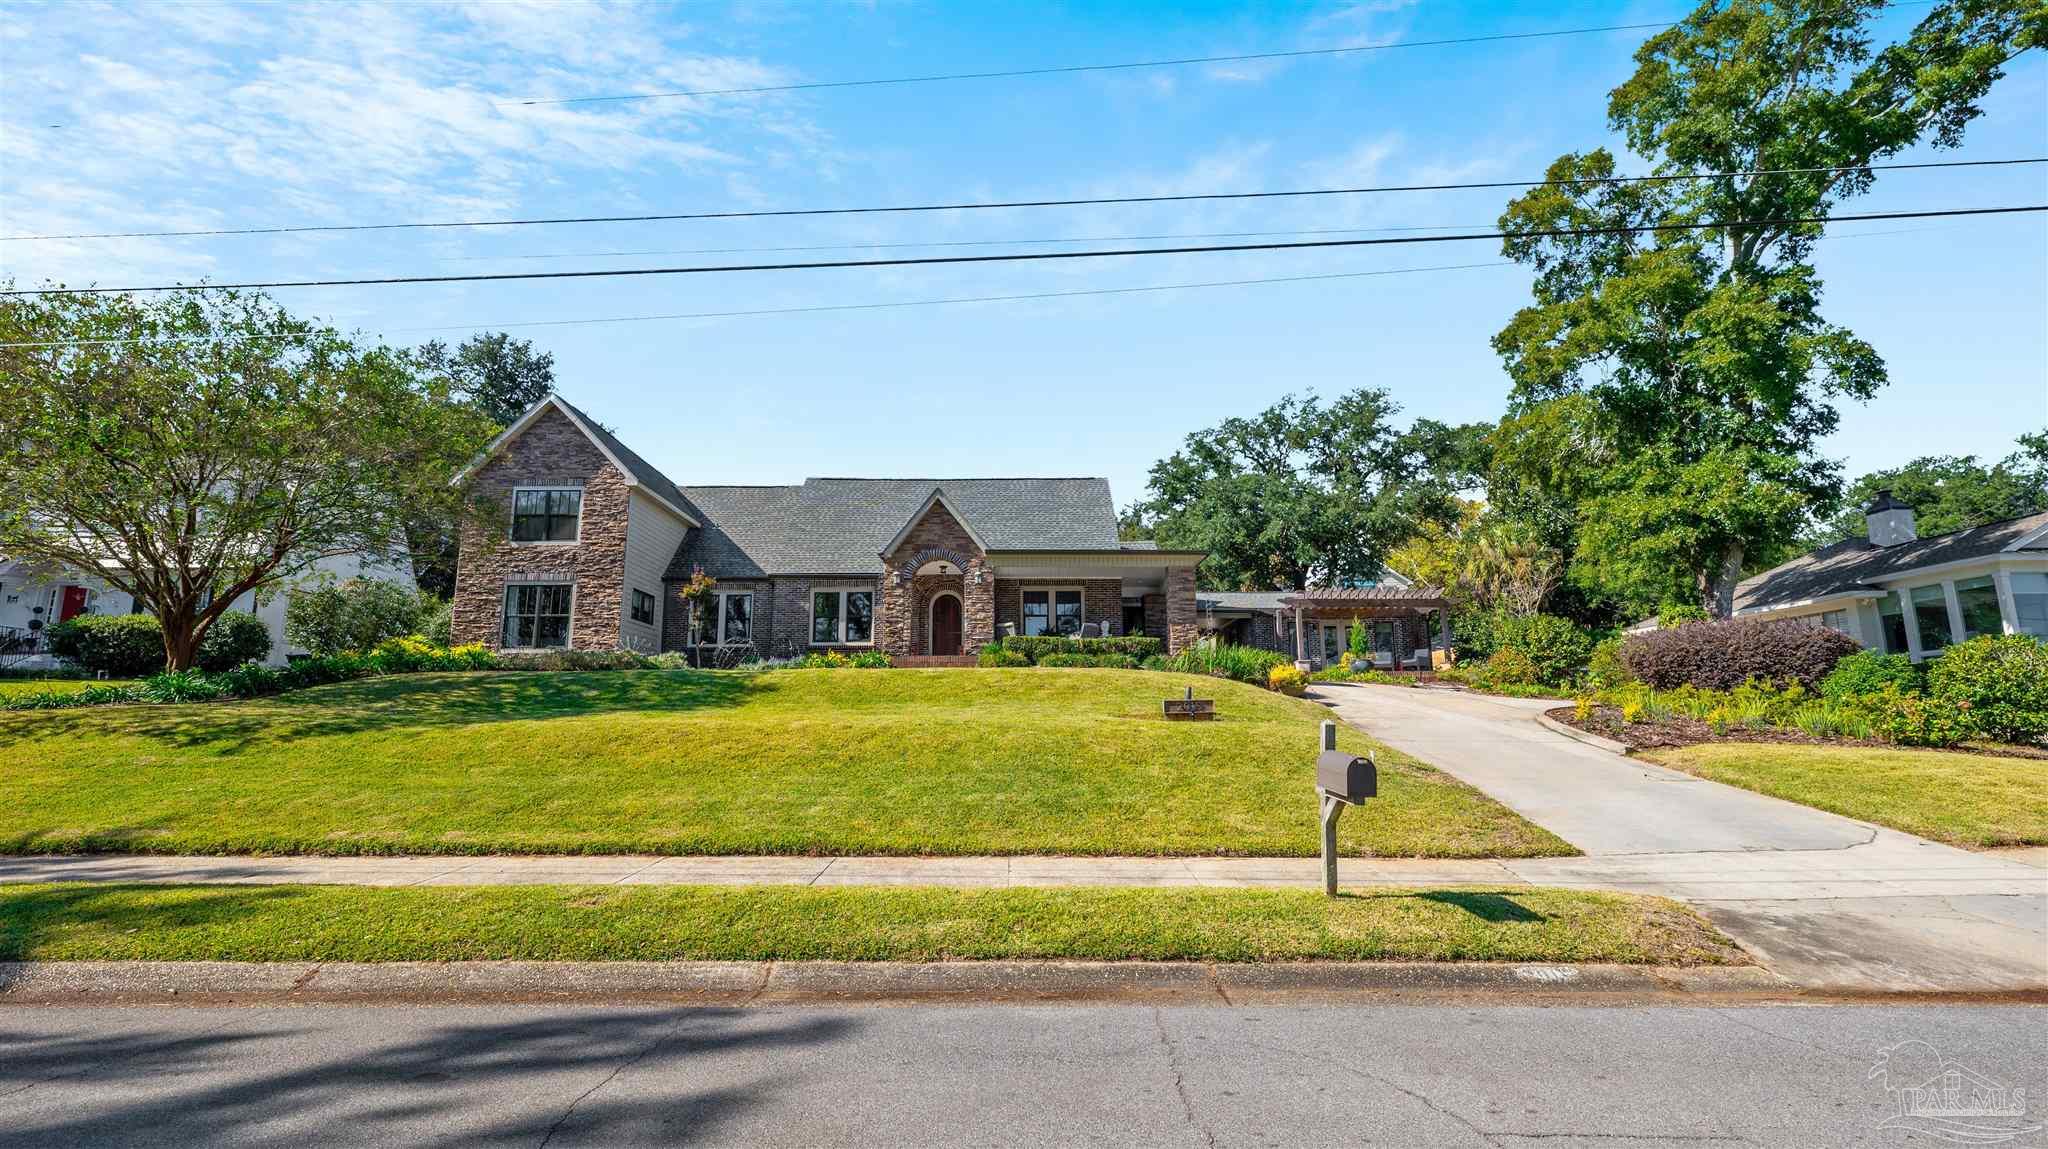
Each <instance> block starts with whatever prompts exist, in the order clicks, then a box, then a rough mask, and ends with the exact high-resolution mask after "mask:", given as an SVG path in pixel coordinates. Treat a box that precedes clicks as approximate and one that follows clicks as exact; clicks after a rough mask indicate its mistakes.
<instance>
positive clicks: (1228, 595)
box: [1195, 590, 1294, 611]
mask: <svg viewBox="0 0 2048 1149" xmlns="http://www.w3.org/2000/svg"><path fill="white" fill-rule="evenodd" d="M1292 594H1294V592H1293V591H1291V590H1198V591H1196V592H1195V609H1196V610H1198V611H1214V610H1278V609H1279V608H1280V600H1281V599H1283V598H1287V597H1289V596H1290V595H1292Z"/></svg>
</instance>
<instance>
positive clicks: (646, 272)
mask: <svg viewBox="0 0 2048 1149" xmlns="http://www.w3.org/2000/svg"><path fill="white" fill-rule="evenodd" d="M2042 211H2048V204H2029V205H2021V206H2011V207H1978V208H1945V209H1941V210H1935V211H1893V212H1867V213H1863V214H1860V215H1838V216H1834V217H1832V218H1831V217H1828V216H1794V217H1789V218H1780V219H1756V220H1742V221H1740V222H1738V223H1735V224H1733V225H1730V224H1725V223H1719V222H1704V223H1660V224H1640V225H1631V226H1621V227H1593V228H1543V229H1538V230H1532V231H1522V232H1513V233H1509V232H1502V231H1486V232H1462V233H1454V234H1449V235H1410V236H1382V237H1378V238H1374V239H1317V240H1295V241H1292V242H1289V243H1227V244H1210V245H1195V246H1185V247H1139V248H1111V249H1098V250H1090V251H1025V252H1008V253H1004V254H1001V255H925V256H915V257H912V258H907V259H835V260H822V261H818V262H812V263H740V264H711V265H694V266H685V267H631V268H611V269H604V270H593V271H502V272H490V273H486V274H477V275H393V276H383V277H377V278H364V279H277V280H252V281H249V282H244V283H195V284H175V283H173V284H152V285H147V286H134V287H79V288H61V287H52V288H34V289H23V290H11V291H0V298H5V297H10V296H38V295H124V294H131V293H144V292H158V291H184V290H192V291H235V290H256V289H270V288H280V287H377V286H387V285H392V284H407V283H492V282H501V281H507V280H520V279H614V278H624V277H639V276H651V275H711V274H719V273H725V272H735V271H822V270H830V269H836V268H854V267H916V266H925V265H932V264H949V263H963V264H964V263H1024V262H1039V261H1044V260H1055V259H1114V258H1120V257H1124V256H1141V255H1203V254H1209V253H1213V252H1231V251H1298V250H1304V249H1310V248H1336V247H1382V246H1389V245H1394V244H1423V243H1456V242H1465V241H1471V240H1488V239H1509V238H1521V239H1547V238H1562V237H1569V236H1594V235H1631V234H1640V233H1652V234H1655V233H1662V232H1676V231H1705V230H1711V229H1714V228H1721V227H1729V226H1734V227H1748V228H1760V227H1797V226H1801V225H1805V224H1823V225H1824V224H1827V223H1830V222H1840V223H1849V222H1855V221H1859V220H1881V219H1934V218H1939V217H1946V216H1980V215H2012V214H2016V213H2021V212H2042Z"/></svg>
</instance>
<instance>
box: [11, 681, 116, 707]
mask: <svg viewBox="0 0 2048 1149" xmlns="http://www.w3.org/2000/svg"><path fill="white" fill-rule="evenodd" d="M134 684H135V680H134V679H132V678H110V679H104V680H100V681H94V680H93V679H89V678H0V702H11V701H13V700H14V699H17V698H26V697H28V696H29V695H31V694H70V693H72V692H73V691H77V690H83V689H85V688H86V687H88V686H133V685H134Z"/></svg>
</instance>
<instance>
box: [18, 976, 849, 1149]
mask: <svg viewBox="0 0 2048 1149" xmlns="http://www.w3.org/2000/svg"><path fill="white" fill-rule="evenodd" d="M481 1012H482V1011H474V1010H450V1011H448V1012H447V1013H446V1014H443V1015H441V1016H440V1017H435V1016H434V1015H432V1014H422V1013H420V1012H418V1011H412V1010H400V1011H385V1010H351V1009H321V1010H314V1009H301V1010H293V1011H289V1012H287V1013H284V1014H280V1013H277V1012H258V1011H247V1012H244V1013H242V1014H240V1015H239V1016H233V1017H229V1018H226V1019H214V1020H212V1021H211V1022H210V1023H209V1024H208V1025H207V1027H206V1028H201V1029H197V1030H196V1031H195V1030H194V1029H193V1028H191V1027H189V1026H188V1025H186V1024H185V1023H183V1022H181V1021H179V1020H176V1019H174V1018H172V1017H166V1016H164V1015H162V1014H161V1013H158V1012H152V1013H147V1014H135V1013H121V1014H113V1015H103V1016H101V1017H97V1018H95V1019H93V1020H92V1022H91V1023H90V1024H89V1025H84V1024H70V1023H67V1024H66V1025H64V1027H63V1030H62V1031H61V1032H53V1030H55V1029H57V1026H56V1025H54V1024H51V1023H49V1022H48V1021H47V1020H46V1019H44V1018H37V1019H34V1020H32V1021H31V1020H26V1019H17V1020H14V1021H11V1022H8V1023H0V1049H5V1050H7V1051H8V1053H7V1056H6V1057H4V1058H0V1105H6V1104H8V1101H7V1100H6V1099H8V1098H10V1097H12V1096H14V1095H26V1096H24V1097H23V1102H26V1103H29V1104H33V1102H34V1101H35V1100H36V1099H37V1098H38V1096H39V1091H47V1090H53V1089H67V1088H68V1090H69V1092H68V1095H67V1096H66V1097H65V1099H64V1103H63V1104H57V1105H42V1106H35V1107H34V1109H33V1110H32V1111H31V1112H30V1113H21V1114H16V1115H14V1116H10V1117H4V1118H0V1123H4V1124H5V1125H6V1127H7V1144H8V1145H9V1146H10V1147H12V1149H28V1147H30V1146H44V1145H52V1146H54V1145H67V1146H68V1145H94V1146H120V1145H146V1146H158V1145H218V1144H229V1143H234V1144H241V1143H243V1142H244V1141H245V1140H251V1139H260V1140H272V1139H277V1138H280V1137H282V1138H283V1139H285V1140H294V1139H299V1138H305V1137H311V1136H316V1133H315V1131H319V1130H325V1131H327V1133H328V1134H330V1135H331V1134H333V1133H334V1132H335V1131H337V1130H342V1129H346V1130H347V1131H348V1135H347V1139H348V1140H351V1141H359V1142H361V1143H363V1144H380V1145H399V1144H403V1145H429V1146H441V1145H450V1146H452V1145H476V1144H483V1143H489V1144H500V1143H514V1142H517V1143H520V1144H526V1145H537V1144H544V1143H546V1142H547V1141H549V1140H553V1139H556V1138H557V1137H560V1138H562V1139H565V1140H574V1141H575V1142H577V1143H579V1144H591V1143H597V1144H604V1143H610V1142H614V1141H631V1142H633V1143H636V1144H638V1143H642V1142H647V1143H653V1142H659V1143H662V1144H685V1143H692V1142H702V1141H712V1142H730V1141H732V1140H734V1139H735V1138H737V1137H739V1136H742V1134H741V1133H740V1132H739V1131H738V1130H737V1129H736V1128H735V1126H734V1125H733V1122H734V1121H735V1120H736V1119H738V1118H740V1117H742V1116H744V1115H745V1114H747V1113H748V1112H749V1111H751V1110H753V1109H756V1108H758V1107H760V1106H762V1105H764V1104H769V1103H774V1102H778V1101H780V1102H784V1103H786V1102H787V1100H788V1098H789V1096H790V1093H791V1091H792V1090H793V1089H795V1088H796V1087H797V1086H798V1085H799V1084H800V1083H799V1082H798V1081H797V1080H796V1079H795V1078H794V1077H793V1076H792V1074H791V1073H790V1072H789V1071H787V1070H778V1069H774V1068H767V1069H764V1068H763V1066H764V1064H765V1065H767V1066H771V1067H772V1066H776V1065H787V1064H790V1063H792V1062H794V1063H796V1064H799V1065H800V1064H802V1063H803V1062H804V1061H806V1060H807V1059H808V1057H809V1055H808V1054H806V1053H805V1052H804V1051H805V1050H806V1048H807V1047H813V1046H832V1045H837V1044H842V1043H844V1042H846V1041H848V1040H850V1039H852V1038H853V1037H855V1036H856V1035H857V1031H858V1030H859V1028H860V1023H859V1022H857V1021H855V1020H853V1019H850V1018H846V1017H835V1016H819V1015H815V1014H813V1015H808V1016H806V1015H782V1014H773V1013H765V1012H747V1011H741V1010H735V1009H701V1008H700V1009H684V1008H634V1009H624V1010H622V1009H617V1008H604V1007H586V1008H542V1009H537V1010H536V1009H516V1010H495V1011H491V1012H489V1013H487V1014H484V1015H483V1016H482V1018H481V1019H479V1014H480V1013H481ZM49 1016H54V1015H49ZM423 1018H427V1019H430V1020H425V1021H422V1020H421V1019H423ZM442 1018H445V1019H446V1020H442ZM783 1055H787V1057H786V1058H785V1057H784V1056H783ZM629 1069H630V1071H631V1074H632V1077H631V1081H630V1083H629V1086H622V1085H618V1084H616V1083H615V1082H614V1078H616V1077H619V1076H620V1075H622V1074H624V1073H625V1072H626V1071H627V1070H629ZM173 1071H174V1072H173ZM81 1078H89V1079H90V1081H91V1083H92V1084H91V1089H90V1092H89V1094H88V1093H85V1092H84V1091H82V1090H80V1089H78V1088H77V1086H75V1085H72V1086H67V1083H69V1082H73V1081H76V1080H77V1079H81ZM714 1081H715V1082H718V1083H717V1084H712V1083H711V1082H714ZM606 1086H613V1088H610V1089H607V1088H606ZM19 1103H22V1102H17V1104H19ZM288 1130H297V1131H298V1132H297V1133H296V1134H292V1133H288V1132H287V1131H288Z"/></svg>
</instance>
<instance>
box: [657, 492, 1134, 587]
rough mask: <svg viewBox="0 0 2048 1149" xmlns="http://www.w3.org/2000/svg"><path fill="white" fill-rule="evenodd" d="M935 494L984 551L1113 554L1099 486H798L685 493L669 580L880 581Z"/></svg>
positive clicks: (1112, 509)
mask: <svg viewBox="0 0 2048 1149" xmlns="http://www.w3.org/2000/svg"><path fill="white" fill-rule="evenodd" d="M934 490H939V491H943V492H945V496H946V500H947V501H948V502H949V503H951V504H952V505H953V506H954V507H957V508H958V509H959V512H960V514H961V515H962V516H964V517H965V518H966V519H967V520H968V525H969V526H971V527H972V528H973V530H974V532H975V534H977V535H979V536H980V537H981V539H982V541H983V542H985V543H987V544H988V548H989V549H990V550H992V551H1031V550H1046V551H1083V550H1108V551H1114V550H1117V549H1118V548H1119V544H1118V543H1117V537H1116V506H1115V504H1114V503H1113V502H1112V501H1111V499H1110V494H1109V481H1108V480H1107V479H831V478H828V479H806V480H804V482H803V484H802V485H800V486H782V487H684V488H682V492H681V493H682V496H683V497H684V498H686V499H687V500H688V502H689V505H690V506H693V507H695V508H697V510H698V511H700V512H701V514H699V516H698V517H699V518H701V519H702V520H703V521H704V524H705V526H704V529H703V530H693V531H691V532H690V534H689V537H688V538H686V539H685V540H684V541H683V546H682V548H681V549H680V550H678V551H677V552H676V557H675V559H674V561H672V562H671V563H670V564H669V576H670V577H672V578H682V577H687V576H688V575H689V573H690V571H691V569H692V568H693V567H698V566H701V567H702V568H703V569H704V572H705V573H706V574H709V575H711V576H712V577H713V578H746V577H761V576H764V575H794V574H879V573H881V570H882V560H881V558H880V551H881V549H882V548H883V547H885V546H888V545H889V541H890V540H891V539H893V538H894V537H895V536H896V533H897V532H898V531H900V530H902V529H903V526H904V524H905V523H906V522H907V521H909V519H910V516H912V515H913V514H916V513H917V510H918V508H919V507H921V506H922V505H923V504H924V501H925V500H926V499H928V498H930V497H931V493H932V492H933V491H934Z"/></svg>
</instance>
